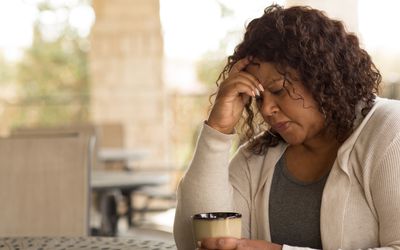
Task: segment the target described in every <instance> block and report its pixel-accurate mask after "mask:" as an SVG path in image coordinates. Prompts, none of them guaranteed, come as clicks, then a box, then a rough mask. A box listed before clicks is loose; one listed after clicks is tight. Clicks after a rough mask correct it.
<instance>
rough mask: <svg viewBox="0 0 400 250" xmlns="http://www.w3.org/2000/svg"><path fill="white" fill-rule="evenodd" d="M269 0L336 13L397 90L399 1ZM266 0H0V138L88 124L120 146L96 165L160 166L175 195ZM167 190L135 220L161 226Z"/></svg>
mask: <svg viewBox="0 0 400 250" xmlns="http://www.w3.org/2000/svg"><path fill="white" fill-rule="evenodd" d="M274 2H275V3H278V4H282V5H285V6H291V5H298V4H302V5H303V4H304V5H310V6H312V7H315V8H319V9H322V10H325V11H326V13H327V14H328V15H329V16H331V17H334V18H337V19H341V20H343V21H344V22H345V24H346V27H347V29H348V30H349V31H351V32H354V33H356V34H358V36H359V38H360V39H361V43H362V46H363V47H364V48H365V49H366V50H367V51H368V52H369V53H370V55H371V56H372V57H373V60H374V62H375V63H376V65H377V67H378V68H379V69H380V70H381V72H382V74H383V82H384V84H383V88H382V94H381V95H382V96H386V97H390V98H400V89H399V88H400V85H399V83H400V33H399V32H398V27H397V26H398V25H399V24H400V15H398V13H397V12H398V10H399V9H400V2H399V1H397V0H381V1H379V2H377V1H373V0H358V1H357V0H308V1H307V0H302V1H301V0H298V1H296V0H287V1H284V0H281V1H274ZM270 4H272V1H266V0H263V1H262V0H252V1H245V0H235V1H228V0H202V1H196V0H91V1H90V0H69V1H62V0H2V1H0V120H1V122H0V135H1V136H7V135H9V134H10V133H12V132H13V131H15V130H18V129H26V128H37V127H66V126H89V127H91V128H93V129H94V131H95V133H96V135H98V137H99V138H98V142H99V147H100V148H107V149H110V148H114V149H123V150H125V151H124V152H129V154H130V156H129V157H126V158H125V159H122V160H121V159H118V160H114V161H113V160H110V159H105V158H107V157H106V156H104V155H103V156H99V159H98V161H97V163H96V165H95V166H94V168H99V169H124V170H135V171H137V170H161V171H168V172H169V173H172V174H171V175H170V176H171V178H170V179H169V183H168V184H169V186H170V188H171V190H172V192H173V191H174V189H175V188H176V185H177V182H178V180H179V178H180V177H181V176H182V173H183V172H184V171H185V168H186V167H187V165H188V163H189V161H190V158H191V155H192V153H193V149H194V145H195V142H196V137H197V132H198V129H199V126H200V125H201V123H202V122H203V120H204V119H206V117H207V112H208V108H209V99H208V97H209V95H210V94H211V93H213V92H214V91H215V81H216V79H217V77H218V75H219V72H220V71H221V70H222V67H223V65H224V64H225V62H226V56H227V55H230V54H231V53H232V52H233V49H234V47H235V46H236V44H237V43H238V42H239V41H240V40H241V38H242V35H243V31H244V27H245V25H246V24H247V23H248V22H249V21H250V20H251V19H253V18H255V17H259V16H260V15H261V14H262V13H263V9H264V8H265V7H266V6H268V5H270ZM132 155H133V156H132ZM104 159H105V160H104ZM157 194H158V195H160V193H157ZM167 197H169V198H171V199H170V202H172V203H170V204H169V205H166V206H165V207H164V209H154V211H155V212H154V213H152V214H151V215H149V216H147V215H146V217H144V216H143V217H141V218H139V220H140V223H139V222H138V223H137V225H140V226H142V227H145V226H148V227H153V228H158V229H159V230H162V231H166V232H171V231H172V222H173V214H174V199H173V195H172V196H167ZM130 198H132V199H134V198H133V197H130ZM139 198H140V197H135V199H139ZM125 202H126V201H125ZM139 203H140V202H139V201H136V204H139ZM124 204H125V203H124V202H119V203H118V204H117V210H118V212H120V211H122V212H121V213H123V211H124V209H126V206H124ZM139 210H140V209H139ZM149 211H150V210H149ZM142 212H143V211H142ZM91 217H92V218H91V223H92V224H93V225H96V223H97V224H98V223H99V220H100V219H99V218H98V217H96V211H95V210H93V211H92V213H91ZM118 227H119V235H126V234H129V233H132V230H134V229H132V227H130V226H129V225H128V224H127V223H126V222H124V221H123V220H122V221H120V222H119V224H118Z"/></svg>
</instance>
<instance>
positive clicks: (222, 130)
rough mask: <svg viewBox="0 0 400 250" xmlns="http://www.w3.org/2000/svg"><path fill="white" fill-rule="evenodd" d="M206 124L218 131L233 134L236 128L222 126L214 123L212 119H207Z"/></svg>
mask: <svg viewBox="0 0 400 250" xmlns="http://www.w3.org/2000/svg"><path fill="white" fill-rule="evenodd" d="M205 124H206V125H207V126H209V127H211V128H213V129H215V130H217V131H218V132H220V133H223V134H227V135H231V134H233V133H234V132H235V129H234V128H230V127H225V128H224V127H220V126H218V125H216V124H214V123H213V122H212V121H210V120H206V121H205Z"/></svg>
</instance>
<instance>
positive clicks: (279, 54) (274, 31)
mask: <svg viewBox="0 0 400 250" xmlns="http://www.w3.org/2000/svg"><path fill="white" fill-rule="evenodd" d="M380 81H381V75H380V73H379V71H378V70H377V69H376V68H375V66H374V64H373V63H372V61H371V58H370V56H369V55H368V54H367V53H366V52H365V51H364V50H363V49H361V48H360V46H359V42H358V39H357V37H356V36H354V35H353V34H351V33H347V32H346V31H345V29H344V27H343V24H342V23H341V22H339V21H336V20H332V19H329V18H328V17H326V16H325V15H324V14H323V13H322V12H321V11H318V10H315V9H311V8H307V7H291V8H287V9H284V8H282V7H279V6H276V5H273V6H270V7H268V8H267V9H266V10H265V12H264V15H263V16H261V17H260V18H257V19H254V20H253V21H251V22H250V23H249V25H248V27H247V29H246V33H245V36H244V39H243V41H242V42H241V43H240V44H239V45H238V46H237V48H236V49H235V52H234V54H233V55H232V56H230V57H229V58H228V63H227V65H226V67H225V69H224V71H223V72H222V81H221V82H220V84H219V88H218V92H217V94H216V99H215V102H214V105H213V108H212V110H211V112H210V115H209V117H208V119H207V121H206V122H205V124H204V126H203V129H202V131H201V133H200V137H199V140H198V144H197V148H196V152H195V155H194V158H193V160H192V163H191V165H190V167H189V170H188V171H187V173H186V175H185V177H184V178H183V179H182V181H181V183H180V186H179V189H178V206H177V210H176V218H175V225H174V235H175V240H176V244H177V246H178V248H179V249H183V250H188V249H194V248H195V247H196V246H195V244H194V243H193V239H192V235H191V220H190V217H191V216H192V215H193V214H196V213H201V212H210V211H237V212H239V213H241V214H242V236H243V239H234V238H213V239H207V240H203V242H201V249H254V250H255V249H281V248H284V249H291V248H302V247H308V248H318V249H362V248H380V247H390V248H395V249H399V248H400V216H399V215H400V188H398V183H400V102H398V101H393V100H387V99H383V98H379V97H377V96H376V94H377V92H378V87H379V84H380ZM242 116H243V117H244V119H245V123H244V124H245V125H246V126H247V127H246V128H245V135H246V136H247V139H248V142H247V143H246V144H245V145H243V146H242V147H241V148H240V149H239V150H238V152H237V153H236V155H235V156H234V158H233V159H232V160H231V161H230V162H229V150H230V147H231V142H232V139H233V138H234V137H235V132H236V130H235V126H237V125H238V123H239V120H240V118H241V117H242ZM265 125H267V126H265Z"/></svg>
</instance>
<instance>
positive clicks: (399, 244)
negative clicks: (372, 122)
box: [371, 133, 400, 249]
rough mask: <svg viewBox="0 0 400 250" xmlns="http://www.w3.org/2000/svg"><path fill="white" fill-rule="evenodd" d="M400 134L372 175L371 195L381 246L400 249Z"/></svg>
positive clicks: (387, 149)
mask: <svg viewBox="0 0 400 250" xmlns="http://www.w3.org/2000/svg"><path fill="white" fill-rule="evenodd" d="M399 184H400V133H397V135H396V136H395V137H394V138H393V140H392V142H391V143H390V144H389V145H388V147H387V148H386V151H385V152H384V154H383V157H382V160H381V162H380V164H378V165H377V167H376V168H375V171H374V172H373V173H371V194H372V199H373V201H374V205H375V209H376V211H377V214H378V219H379V239H380V245H381V246H386V247H392V248H394V249H400V216H399V215H400V188H399Z"/></svg>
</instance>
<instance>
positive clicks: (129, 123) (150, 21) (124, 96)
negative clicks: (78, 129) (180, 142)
mask: <svg viewBox="0 0 400 250" xmlns="http://www.w3.org/2000/svg"><path fill="white" fill-rule="evenodd" d="M93 8H94V10H95V14H96V21H95V24H94V26H93V28H92V32H91V37H90V41H91V49H90V81H91V110H90V114H91V120H92V121H93V122H94V123H96V124H102V123H121V124H122V125H123V128H124V131H125V146H126V147H127V148H145V149H149V150H150V154H149V157H148V158H146V161H147V162H157V163H166V161H168V155H169V154H168V150H169V149H168V147H167V145H168V144H169V143H168V140H169V139H168V132H167V119H166V115H167V112H166V105H165V100H166V97H165V87H164V84H163V79H162V60H163V40H162V30H161V24H160V15H159V1H158V0H112V1H110V0H93Z"/></svg>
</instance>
